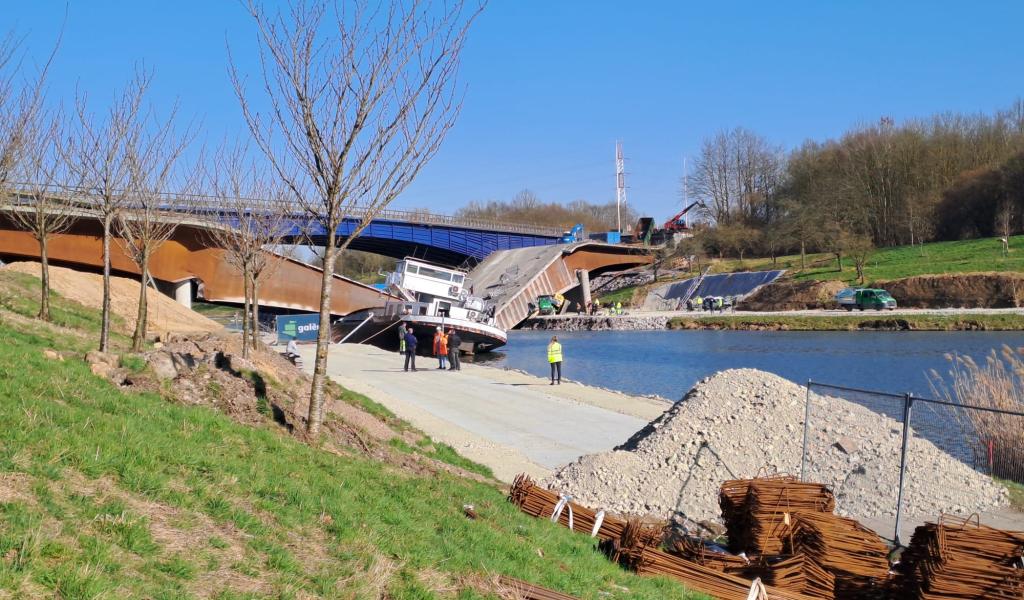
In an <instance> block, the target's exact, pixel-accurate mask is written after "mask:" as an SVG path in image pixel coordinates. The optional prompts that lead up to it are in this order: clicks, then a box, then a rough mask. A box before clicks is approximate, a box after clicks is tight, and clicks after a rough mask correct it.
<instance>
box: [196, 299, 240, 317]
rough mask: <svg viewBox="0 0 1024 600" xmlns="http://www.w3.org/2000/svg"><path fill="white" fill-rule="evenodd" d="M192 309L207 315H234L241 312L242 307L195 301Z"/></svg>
mask: <svg viewBox="0 0 1024 600" xmlns="http://www.w3.org/2000/svg"><path fill="white" fill-rule="evenodd" d="M192 310H194V311H196V312H197V313H199V314H201V315H203V316H205V317H210V318H214V317H233V316H235V315H238V314H241V311H242V309H241V308H239V307H237V306H225V305H223V304H212V303H210V302H193V303H192Z"/></svg>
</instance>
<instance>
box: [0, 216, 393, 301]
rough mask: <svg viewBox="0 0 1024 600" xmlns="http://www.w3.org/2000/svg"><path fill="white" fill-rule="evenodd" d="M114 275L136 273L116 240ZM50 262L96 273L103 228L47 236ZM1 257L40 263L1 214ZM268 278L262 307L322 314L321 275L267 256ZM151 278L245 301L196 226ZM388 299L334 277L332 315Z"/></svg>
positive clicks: (178, 233) (173, 242) (155, 260)
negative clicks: (186, 283)
mask: <svg viewBox="0 0 1024 600" xmlns="http://www.w3.org/2000/svg"><path fill="white" fill-rule="evenodd" d="M110 250H111V257H110V262H111V268H112V269H113V270H114V271H117V272H120V273H123V274H129V275H135V276H138V275H139V269H138V267H137V266H136V265H135V263H134V262H133V261H132V260H131V259H130V258H129V257H128V256H127V255H126V254H125V252H124V250H123V248H122V246H121V244H120V243H119V242H118V240H117V238H116V237H115V238H114V240H113V241H112V243H111V246H110ZM47 253H48V255H49V259H50V260H51V261H53V262H54V263H61V264H65V265H68V266H71V267H85V268H87V269H89V270H97V269H101V268H102V267H103V230H102V225H101V223H100V222H99V221H98V220H97V219H95V218H85V217H83V218H79V219H78V220H77V221H76V222H75V223H74V225H73V226H72V227H71V228H70V229H69V230H68V231H66V232H64V233H60V234H55V235H53V236H51V238H50V239H49V242H48V245H47ZM0 256H2V257H6V258H8V259H11V258H25V259H30V260H39V243H38V242H37V241H36V240H35V238H33V237H32V235H31V234H29V233H28V232H26V231H22V230H19V229H18V228H17V227H15V226H14V225H13V223H12V222H11V220H10V219H9V218H7V217H5V216H4V215H3V214H2V213H0ZM271 256H272V258H271V260H272V261H276V262H277V264H276V265H273V266H272V267H271V268H270V270H269V272H270V276H269V277H267V278H266V279H264V280H262V281H261V282H260V290H259V291H260V305H261V306H266V307H274V308H282V309H290V310H300V311H305V312H317V311H319V310H320V285H321V279H322V271H321V270H320V269H317V268H315V267H312V266H310V265H307V264H305V263H302V262H300V261H297V260H293V259H290V258H286V257H282V256H278V255H276V254H271ZM150 274H151V275H152V276H153V278H154V279H157V280H161V281H166V282H171V283H177V282H181V281H186V280H190V279H195V280H198V282H199V285H200V289H201V290H202V295H203V297H204V298H205V299H206V300H207V301H210V302H228V303H235V304H241V303H242V302H243V296H244V291H243V286H242V276H241V274H240V273H239V272H238V270H237V269H235V268H234V267H232V266H231V265H230V264H229V263H228V261H227V260H226V258H225V250H224V249H222V248H218V247H216V244H215V243H214V241H213V238H212V236H211V235H210V234H209V233H207V232H206V231H205V230H204V228H203V227H202V226H200V225H191V224H182V225H179V226H178V228H177V229H176V230H175V233H174V235H173V236H172V237H171V239H169V240H167V241H166V242H165V243H164V244H162V245H161V246H160V248H159V249H158V250H157V251H156V252H155V253H154V254H153V257H152V259H151V260H150ZM388 298H391V296H390V295H389V294H385V293H383V292H381V291H380V290H377V289H376V288H373V287H371V286H367V285H364V284H361V283H358V282H356V281H352V280H350V279H347V278H345V277H341V276H337V275H336V276H335V278H334V282H333V289H332V290H331V313H332V314H335V315H346V314H349V313H352V312H355V311H359V310H364V309H367V308H373V307H375V306H380V305H382V304H383V303H384V302H385V301H386V300H387V299H388Z"/></svg>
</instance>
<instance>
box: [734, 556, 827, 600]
mask: <svg viewBox="0 0 1024 600" xmlns="http://www.w3.org/2000/svg"><path fill="white" fill-rule="evenodd" d="M750 572H751V573H755V572H756V573H758V575H759V576H760V577H761V580H762V581H764V582H765V584H767V585H770V586H772V587H775V588H778V589H780V590H784V591H787V592H797V593H800V594H803V595H805V596H808V597H810V598H819V599H821V600H832V598H834V590H835V583H836V581H835V576H833V575H832V573H830V572H829V571H827V570H825V569H824V568H822V567H821V565H819V564H818V563H817V562H815V561H814V560H813V559H811V558H810V557H809V556H807V555H806V554H797V555H795V556H790V557H787V558H784V559H781V560H777V561H774V562H768V563H767V564H765V565H764V566H763V567H761V568H759V569H757V570H756V571H750Z"/></svg>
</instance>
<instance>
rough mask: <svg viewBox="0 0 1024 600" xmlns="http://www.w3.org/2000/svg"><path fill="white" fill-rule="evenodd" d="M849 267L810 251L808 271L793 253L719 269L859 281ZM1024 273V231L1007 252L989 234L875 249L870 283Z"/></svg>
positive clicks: (722, 264)
mask: <svg viewBox="0 0 1024 600" xmlns="http://www.w3.org/2000/svg"><path fill="white" fill-rule="evenodd" d="M843 267H844V269H843V271H842V272H840V271H837V270H836V261H835V257H834V256H832V255H829V254H808V255H807V269H805V270H801V269H800V256H799V255H789V256H782V257H779V258H778V259H777V262H776V263H775V264H773V263H772V260H771V259H770V258H755V259H748V260H743V261H740V260H735V259H728V260H719V261H715V263H714V266H713V268H712V272H714V273H731V272H736V271H763V270H768V269H787V270H790V271H791V273H790V274H791V275H792V276H793V277H794V278H797V279H800V278H809V279H818V280H841V281H846V282H851V283H852V282H854V281H855V280H856V276H857V274H856V271H855V270H854V268H853V262H852V261H851V260H849V259H848V258H844V260H843ZM985 272H1024V235H1018V236H1014V237H1011V238H1010V254H1009V256H1008V257H1003V255H1002V243H1001V242H1000V241H999V240H998V239H996V238H983V239H976V240H965V241H959V242H935V243H931V244H923V245H920V246H899V247H895V248H880V249H878V250H875V251H874V252H873V253H872V254H871V257H870V258H869V259H868V261H867V264H866V265H865V269H864V275H865V279H866V280H867V281H868V282H879V281H890V280H893V279H901V278H904V277H912V276H914V275H939V274H945V273H985Z"/></svg>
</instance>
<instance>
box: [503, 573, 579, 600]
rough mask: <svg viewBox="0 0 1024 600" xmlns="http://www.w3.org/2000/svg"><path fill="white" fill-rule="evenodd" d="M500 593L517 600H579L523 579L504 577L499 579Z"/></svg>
mask: <svg viewBox="0 0 1024 600" xmlns="http://www.w3.org/2000/svg"><path fill="white" fill-rule="evenodd" d="M498 587H499V590H498V591H499V592H505V593H503V594H502V595H503V596H504V595H507V596H509V597H512V598H515V599H516V600H577V598H576V597H575V596H570V595H569V594H563V593H562V592H556V591H554V590H549V589H547V588H544V587H541V586H539V585H534V584H532V583H527V582H525V581H523V580H521V579H515V578H513V577H507V576H505V575H502V576H500V577H499V578H498Z"/></svg>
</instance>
